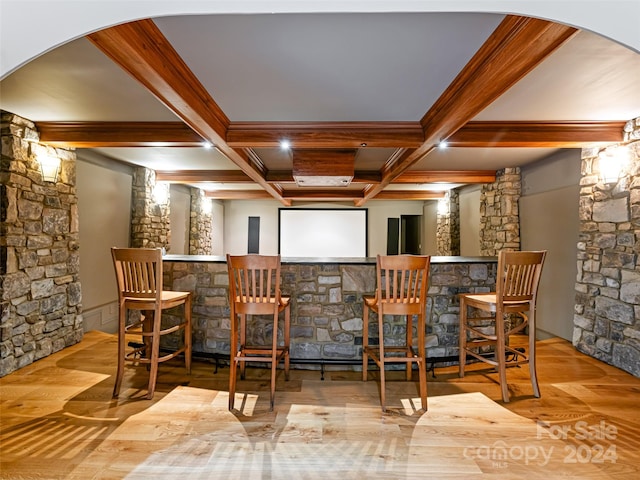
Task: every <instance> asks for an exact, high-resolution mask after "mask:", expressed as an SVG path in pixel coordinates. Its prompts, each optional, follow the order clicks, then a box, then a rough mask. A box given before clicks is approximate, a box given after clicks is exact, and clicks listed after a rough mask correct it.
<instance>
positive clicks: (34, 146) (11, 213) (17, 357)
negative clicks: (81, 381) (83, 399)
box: [0, 112, 83, 376]
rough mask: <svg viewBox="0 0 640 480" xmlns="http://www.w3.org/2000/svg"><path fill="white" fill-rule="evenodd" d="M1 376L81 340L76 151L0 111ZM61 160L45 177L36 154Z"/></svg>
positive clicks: (27, 123)
mask: <svg viewBox="0 0 640 480" xmlns="http://www.w3.org/2000/svg"><path fill="white" fill-rule="evenodd" d="M1 122H2V123H1V127H0V128H1V132H2V157H1V160H0V161H1V167H2V168H1V170H0V180H1V182H0V184H1V191H0V197H1V198H0V205H1V207H0V213H1V214H0V220H1V222H0V233H1V235H0V276H1V278H0V285H1V287H0V295H1V299H2V300H1V301H2V304H1V307H2V315H1V317H0V376H4V375H6V374H8V373H11V372H12V371H15V370H17V369H18V368H21V367H24V366H26V365H29V364H31V363H33V362H34V361H35V360H38V359H40V358H43V357H46V356H47V355H50V354H51V353H53V352H56V351H58V350H61V349H63V348H64V347H66V346H70V345H73V344H75V343H77V342H79V341H80V340H81V339H82V334H83V331H82V315H81V312H82V307H81V300H82V295H81V289H80V281H79V265H80V260H79V246H80V245H79V242H78V198H77V195H76V186H75V182H76V164H75V162H76V155H75V152H73V151H68V150H63V149H58V148H51V147H47V146H45V145H43V144H40V143H39V134H38V132H37V130H36V128H35V125H34V124H33V123H32V122H30V121H28V120H25V119H23V118H20V117H18V116H17V115H13V114H11V113H9V112H2V120H1ZM40 154H46V155H49V156H51V157H55V158H59V159H60V160H61V168H60V172H59V174H58V179H57V181H56V182H45V181H43V179H42V175H41V173H40V168H39V163H38V160H37V155H40Z"/></svg>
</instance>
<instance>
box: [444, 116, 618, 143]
mask: <svg viewBox="0 0 640 480" xmlns="http://www.w3.org/2000/svg"><path fill="white" fill-rule="evenodd" d="M625 123H626V122H625V121H612V122H469V123H467V124H466V125H464V126H463V127H462V128H460V130H458V131H457V132H456V133H454V134H453V135H451V136H450V137H449V138H448V139H447V145H448V146H450V147H478V148H500V147H517V148H580V147H584V146H587V145H593V144H602V143H617V142H622V141H623V139H624V138H623V131H624V125H625Z"/></svg>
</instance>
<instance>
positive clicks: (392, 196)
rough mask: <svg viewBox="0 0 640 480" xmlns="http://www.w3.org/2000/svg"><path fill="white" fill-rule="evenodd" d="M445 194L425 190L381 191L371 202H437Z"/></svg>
mask: <svg viewBox="0 0 640 480" xmlns="http://www.w3.org/2000/svg"><path fill="white" fill-rule="evenodd" d="M444 197H445V192H434V191H425V190H383V191H382V192H380V193H378V195H376V198H374V199H373V200H439V199H441V198H444Z"/></svg>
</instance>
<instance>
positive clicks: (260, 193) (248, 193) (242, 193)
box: [204, 190, 290, 203]
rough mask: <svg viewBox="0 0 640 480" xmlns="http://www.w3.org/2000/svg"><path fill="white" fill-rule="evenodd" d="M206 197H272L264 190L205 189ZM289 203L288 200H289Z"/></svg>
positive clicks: (270, 198) (222, 198) (231, 198)
mask: <svg viewBox="0 0 640 480" xmlns="http://www.w3.org/2000/svg"><path fill="white" fill-rule="evenodd" d="M204 196H205V197H207V198H214V199H216V200H272V199H273V197H272V196H271V195H269V194H268V193H267V192H265V191H264V190H216V191H207V192H205V194H204ZM289 203H290V202H289Z"/></svg>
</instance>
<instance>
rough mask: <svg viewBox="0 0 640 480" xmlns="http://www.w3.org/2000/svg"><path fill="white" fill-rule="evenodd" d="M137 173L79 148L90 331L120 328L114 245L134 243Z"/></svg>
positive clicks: (85, 305) (83, 260) (86, 318)
mask: <svg viewBox="0 0 640 480" xmlns="http://www.w3.org/2000/svg"><path fill="white" fill-rule="evenodd" d="M132 178H133V173H132V171H131V169H130V168H129V167H126V166H122V165H120V164H116V163H115V162H104V161H103V160H101V159H100V158H99V157H97V156H94V155H90V154H89V153H88V152H83V151H78V160H77V163H76V179H77V192H78V216H79V224H80V226H79V230H80V283H81V285H82V307H83V318H84V330H85V331H89V330H104V331H111V332H115V331H116V329H117V318H118V310H117V299H118V296H117V290H116V279H115V274H114V272H113V263H112V259H111V250H110V249H111V247H128V246H129V238H130V233H129V228H130V224H131V182H132Z"/></svg>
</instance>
